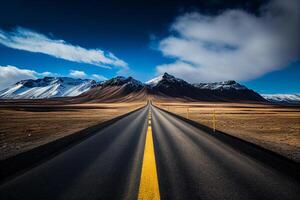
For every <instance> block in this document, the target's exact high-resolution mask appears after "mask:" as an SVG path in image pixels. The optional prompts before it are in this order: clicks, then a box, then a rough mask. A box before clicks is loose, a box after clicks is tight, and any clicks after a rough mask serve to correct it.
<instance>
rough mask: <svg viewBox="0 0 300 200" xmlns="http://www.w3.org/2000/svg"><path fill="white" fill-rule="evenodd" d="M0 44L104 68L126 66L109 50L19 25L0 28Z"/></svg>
mask: <svg viewBox="0 0 300 200" xmlns="http://www.w3.org/2000/svg"><path fill="white" fill-rule="evenodd" d="M0 44H3V45H5V46H7V47H10V48H14V49H19V50H25V51H30V52H36V53H43V54H47V55H50V56H54V57H56V58H62V59H65V60H69V61H74V62H78V63H87V64H92V65H96V66H100V67H104V68H110V66H119V67H128V66H127V63H126V62H124V61H123V60H121V59H119V58H117V57H116V56H115V55H114V54H112V53H111V52H104V51H102V50H100V49H85V48H83V47H80V46H77V45H72V44H69V43H67V42H66V41H64V40H58V39H52V38H49V37H47V36H46V35H43V34H41V33H37V32H34V31H32V30H29V29H25V28H21V27H18V28H16V29H15V30H13V31H11V32H7V31H4V30H1V29H0Z"/></svg>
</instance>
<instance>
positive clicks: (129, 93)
mask: <svg viewBox="0 0 300 200" xmlns="http://www.w3.org/2000/svg"><path fill="white" fill-rule="evenodd" d="M54 97H65V98H63V99H64V100H65V101H68V102H73V103H80V102H110V101H119V102H122V101H135V100H147V99H149V98H150V99H165V100H166V99H168V100H185V101H232V102H237V101H243V102H268V101H271V102H281V103H283V102H284V103H287V102H288V101H277V100H273V99H274V97H272V99H271V97H270V96H264V97H263V96H261V95H260V94H258V93H257V92H255V91H253V90H251V89H249V88H247V87H246V86H244V85H241V84H239V83H237V82H235V81H224V82H215V83H196V84H190V83H188V82H186V81H184V80H182V79H179V78H176V77H174V76H172V75H170V74H167V73H164V74H163V75H161V76H159V77H156V78H154V79H152V80H149V81H147V82H146V83H142V82H140V81H138V80H136V79H134V78H132V77H127V78H125V77H122V76H117V77H115V78H112V79H109V80H107V81H103V82H96V81H94V80H90V79H75V78H69V77H44V78H41V79H36V80H32V79H29V80H22V81H19V82H17V83H16V84H14V85H12V86H10V87H8V88H6V89H4V90H2V91H0V98H1V99H45V98H47V99H48V98H54ZM298 98H299V96H298ZM293 102H296V101H293Z"/></svg>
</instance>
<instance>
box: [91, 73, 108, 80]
mask: <svg viewBox="0 0 300 200" xmlns="http://www.w3.org/2000/svg"><path fill="white" fill-rule="evenodd" d="M91 78H92V79H94V80H96V81H106V80H107V78H106V77H105V76H102V75H99V74H92V75H91Z"/></svg>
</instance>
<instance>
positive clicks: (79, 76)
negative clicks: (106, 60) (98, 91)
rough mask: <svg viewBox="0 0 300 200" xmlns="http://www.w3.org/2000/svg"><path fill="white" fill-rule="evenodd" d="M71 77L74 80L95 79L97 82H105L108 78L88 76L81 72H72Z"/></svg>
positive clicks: (96, 75) (98, 75) (97, 75)
mask: <svg viewBox="0 0 300 200" xmlns="http://www.w3.org/2000/svg"><path fill="white" fill-rule="evenodd" d="M69 76H71V77H73V78H81V79H83V78H87V79H93V80H96V81H105V80H107V78H106V77H105V76H102V75H100V74H91V75H90V74H87V73H85V72H84V71H79V70H70V73H69Z"/></svg>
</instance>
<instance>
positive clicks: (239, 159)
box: [0, 105, 300, 200]
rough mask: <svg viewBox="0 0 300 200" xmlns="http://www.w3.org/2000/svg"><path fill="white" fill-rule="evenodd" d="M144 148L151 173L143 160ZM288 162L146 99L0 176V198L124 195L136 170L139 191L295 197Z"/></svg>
mask: <svg viewBox="0 0 300 200" xmlns="http://www.w3.org/2000/svg"><path fill="white" fill-rule="evenodd" d="M150 111H151V114H150ZM148 119H149V120H150V122H149V120H148ZM149 126H150V127H149ZM149 130H152V131H149ZM149 134H151V135H149ZM152 135H153V140H152ZM151 140H152V141H153V145H154V146H153V149H152V145H147V143H148V142H149V141H151ZM148 144H149V143H148ZM144 149H145V151H144ZM150 149H151V151H149V150H150ZM143 152H144V153H143ZM153 154H154V155H153ZM152 156H153V157H154V156H155V159H156V164H154V165H156V166H153V167H154V168H155V169H157V173H156V172H155V171H153V168H152V167H151V166H149V165H147V162H146V166H145V165H144V164H145V162H144V161H145V160H148V159H149V158H150V157H152ZM152 163H153V162H152ZM144 170H145V171H144ZM296 170H298V165H296V164H295V163H294V162H291V161H290V160H288V159H282V157H279V156H277V155H276V154H271V153H269V152H268V151H265V150H262V149H260V148H257V147H255V146H253V145H249V144H247V143H244V142H241V141H240V140H237V139H234V138H229V137H228V138H227V139H225V140H224V137H220V135H218V134H211V133H207V132H205V131H203V130H201V129H199V128H197V127H195V126H193V125H191V124H189V123H187V122H185V121H183V120H181V119H179V118H177V117H174V116H173V115H171V114H169V113H166V112H164V111H162V110H159V109H157V108H156V107H154V106H152V105H148V106H146V107H144V108H143V109H140V110H138V111H137V112H133V113H131V114H130V115H127V116H126V117H124V118H122V119H120V120H118V121H116V122H115V123H113V124H111V125H109V126H108V127H106V128H104V129H102V130H100V131H96V132H95V134H93V135H92V136H91V137H89V138H86V139H85V140H83V141H81V142H80V143H77V144H76V145H74V146H72V147H71V148H69V149H67V150H65V151H63V152H61V153H60V154H58V155H56V156H55V157H51V158H50V159H48V160H46V161H45V162H43V163H40V164H39V165H37V166H35V167H34V168H31V169H29V170H27V171H25V172H23V173H22V174H19V175H18V176H15V177H13V178H12V179H10V180H8V181H6V182H4V183H3V184H1V185H0V199H1V200H6V199H22V200H27V199H30V200H31V199H45V200H47V199H51V200H52V199H89V200H93V199H95V200H96V199H97V200H98V199H111V200H114V199H116V200H119V199H122V200H127V199H128V200H132V199H137V197H140V194H141V193H140V192H141V190H140V188H141V185H140V184H139V183H143V182H142V179H143V178H144V179H143V180H144V181H145V182H146V183H147V184H146V185H145V188H144V190H142V191H147V192H146V194H145V196H143V197H145V198H143V199H159V198H153V195H152V194H153V193H152V192H155V193H156V194H157V193H158V192H159V193H160V197H161V199H167V200H168V199H170V200H173V199H175V200H186V199H189V200H198V199H201V200H218V199H220V200H221V199H231V200H248V199H249V200H252V199H264V200H282V199H285V200H296V199H298V198H299V195H300V190H299V188H300V182H299V171H296ZM142 171H143V172H145V173H144V175H145V176H141V175H142V174H143V173H142ZM151 172H152V173H151ZM156 174H157V179H153V178H152V176H153V175H156ZM153 182H156V184H158V186H159V187H155V188H154V187H151V186H154V184H153ZM157 182H158V183H157ZM158 190H159V191H158ZM156 197H157V196H156Z"/></svg>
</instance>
